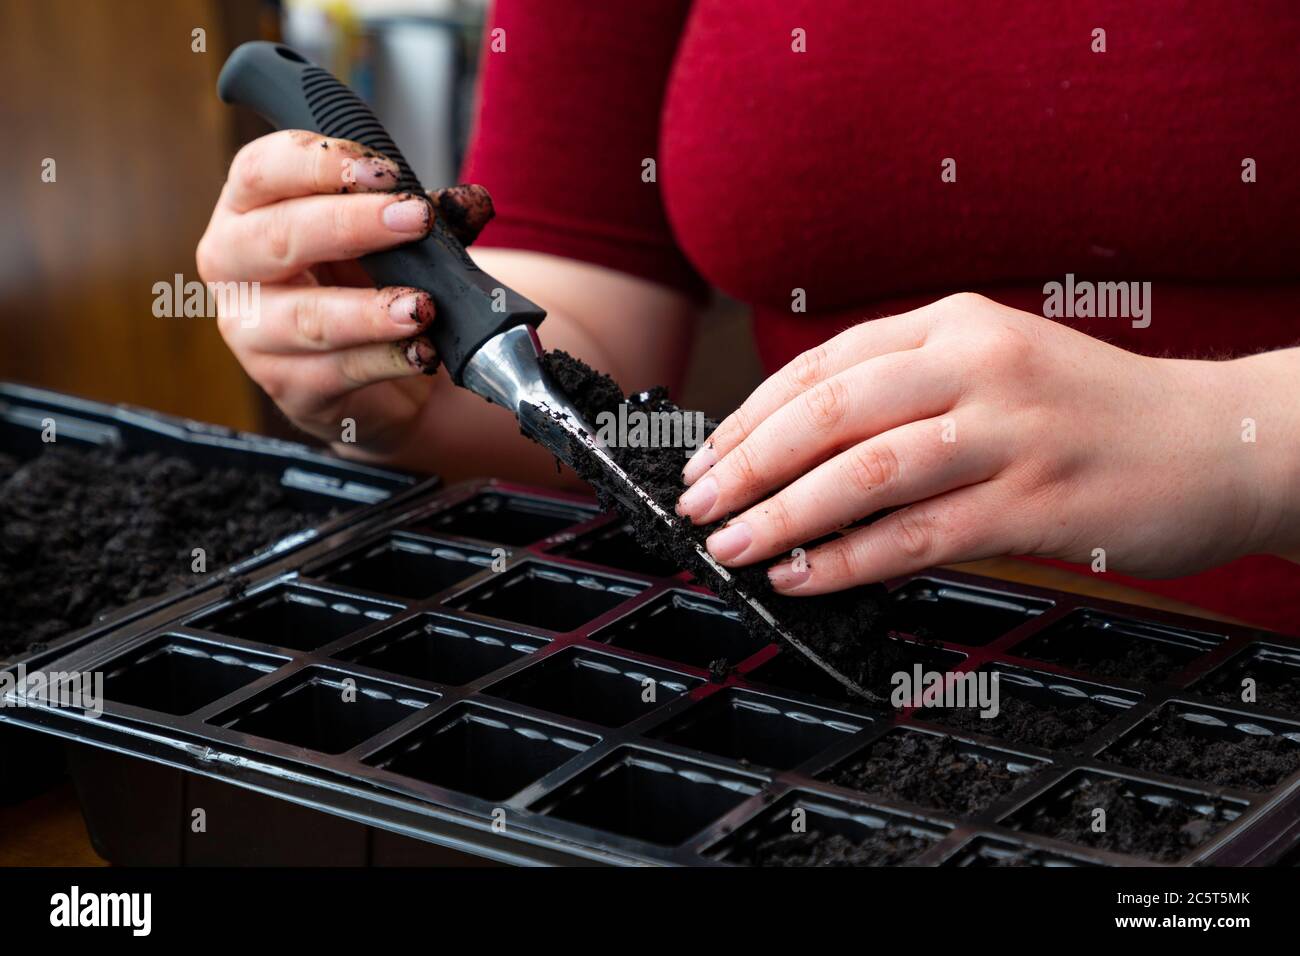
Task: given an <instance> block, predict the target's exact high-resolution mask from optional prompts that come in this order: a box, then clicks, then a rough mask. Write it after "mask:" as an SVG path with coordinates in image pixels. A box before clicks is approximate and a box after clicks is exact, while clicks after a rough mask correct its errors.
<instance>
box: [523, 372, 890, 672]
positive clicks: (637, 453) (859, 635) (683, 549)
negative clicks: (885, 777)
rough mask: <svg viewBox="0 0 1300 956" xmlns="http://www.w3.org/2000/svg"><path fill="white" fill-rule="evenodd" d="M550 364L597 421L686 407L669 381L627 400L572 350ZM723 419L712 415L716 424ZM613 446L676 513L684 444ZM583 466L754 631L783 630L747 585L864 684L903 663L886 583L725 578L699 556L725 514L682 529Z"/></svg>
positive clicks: (601, 492)
mask: <svg viewBox="0 0 1300 956" xmlns="http://www.w3.org/2000/svg"><path fill="white" fill-rule="evenodd" d="M545 364H546V368H547V370H548V371H549V372H550V374H551V376H552V378H553V379H554V381H555V383H556V385H558V386H559V387H560V389H561V390H563V391H564V393H565V394H566V395H567V396H568V397H569V399H570V401H572V402H573V404H574V407H575V408H577V409H578V411H579V412H580V413H581V414H582V415H583V417H584V418H586V419H587V421H588V423H589V424H592V425H593V426H594V425H595V424H596V422H597V419H598V416H599V415H600V413H601V412H610V413H617V409H618V406H619V404H621V403H623V402H624V401H626V402H627V404H628V406H629V411H638V412H646V413H650V414H655V413H662V412H682V410H681V409H679V408H678V407H677V406H676V405H674V404H673V403H672V402H671V401H670V400H669V399H668V395H667V391H666V390H665V389H663V388H653V389H650V390H649V391H646V392H640V393H637V394H634V395H629V396H628V397H627V398H626V400H625V399H624V398H623V393H622V389H620V388H619V386H618V385H617V384H616V383H615V382H614V380H613V379H611V378H610V377H609V376H607V375H603V374H601V373H599V372H596V371H593V370H592V369H591V368H589V367H588V366H586V365H585V364H583V363H582V362H580V361H579V360H578V359H575V358H573V357H572V356H571V355H568V354H567V353H565V352H549V353H547V355H546V359H545ZM686 414H693V413H689V412H687V413H686ZM715 425H716V423H709V430H710V431H711V430H712V427H715ZM610 452H611V454H612V456H613V457H614V459H615V461H617V462H618V464H619V466H620V467H622V468H623V470H624V471H626V472H627V473H628V474H629V475H630V476H631V477H632V479H633V480H634V481H635V482H636V483H637V484H639V485H640V486H641V487H642V488H643V489H644V490H645V491H646V492H647V493H648V494H649V495H650V496H651V497H652V498H653V499H654V500H655V501H656V502H657V503H658V504H659V505H660V507H662V508H663V509H664V510H665V511H666V512H668V513H669V514H670V515H671V514H674V507H675V505H676V503H677V499H678V497H680V495H681V493H682V492H683V491H685V490H686V486H685V485H684V484H683V483H682V466H683V465H684V464H685V463H686V457H685V455H684V453H683V449H681V448H675V447H673V448H665V447H657V448H655V447H637V448H632V447H618V448H613V449H611V450H610ZM579 460H580V461H581V460H583V459H582V458H580V459H579ZM579 473H580V474H581V476H582V477H583V478H584V479H585V480H587V481H588V482H590V483H591V484H592V485H594V486H595V488H596V491H597V494H598V496H599V498H600V501H601V504H602V506H604V507H606V508H610V509H617V510H619V511H621V512H623V513H624V515H625V517H626V518H627V519H628V521H629V523H630V526H631V529H632V533H633V535H634V536H635V537H636V539H637V541H639V542H640V543H641V545H642V546H643V547H645V548H646V549H647V550H649V551H650V552H651V553H653V554H655V555H657V556H658V557H661V558H664V559H665V560H670V561H672V562H674V563H675V564H676V565H677V566H678V567H682V568H685V569H687V570H689V571H691V572H692V573H693V574H694V575H695V576H696V578H697V579H698V580H699V581H700V582H701V583H703V584H705V585H706V586H707V587H709V588H712V589H713V590H714V591H716V592H717V593H718V594H719V596H720V597H722V598H723V599H724V600H726V601H727V602H728V603H730V604H731V605H732V606H733V607H735V608H736V609H737V610H738V611H739V612H740V614H741V617H742V620H743V621H744V622H745V624H746V626H747V627H749V629H750V630H751V632H753V633H754V634H756V635H762V636H763V637H764V638H767V639H771V638H772V637H774V636H775V635H774V634H773V632H772V629H771V628H770V627H769V626H768V624H767V622H765V621H764V620H763V619H762V618H761V617H760V616H759V615H758V614H756V613H755V612H754V611H753V610H752V609H751V608H750V607H749V605H748V604H746V603H745V602H744V601H743V600H741V599H740V598H739V593H740V592H741V591H743V592H744V593H747V594H750V595H753V596H754V597H756V598H757V599H758V600H759V601H761V602H762V604H763V605H764V606H765V607H766V608H767V609H768V611H770V612H771V613H772V615H773V616H774V617H775V618H776V619H777V621H779V622H780V623H781V624H782V625H783V626H784V627H785V628H786V629H787V630H788V631H789V632H790V633H791V634H792V635H793V636H794V637H796V638H797V639H799V640H800V641H803V642H804V643H805V644H807V645H808V646H809V647H810V648H812V649H813V650H814V651H816V652H817V653H818V654H819V655H821V656H822V658H823V659H825V660H826V662H827V663H829V664H830V665H832V666H833V667H835V668H836V669H837V670H839V671H840V672H841V673H842V674H844V675H845V676H846V677H848V678H849V679H851V680H853V681H854V682H856V683H857V684H859V685H860V686H863V687H870V686H872V685H879V684H880V681H879V677H880V675H883V674H892V673H893V672H894V671H896V670H898V669H899V667H900V665H901V657H900V655H899V653H898V648H897V646H896V644H895V642H890V641H884V640H881V639H880V638H882V637H883V635H884V632H885V630H886V628H887V623H886V620H885V614H886V609H887V604H888V602H887V601H886V597H885V594H886V592H885V589H884V588H883V587H881V586H879V585H868V586H863V587H857V588H853V589H852V590H849V591H843V592H840V593H838V594H829V595H824V596H820V597H808V598H793V597H785V596H783V595H779V594H777V593H776V592H775V591H774V590H773V589H772V586H771V584H770V582H769V581H768V578H767V566H766V565H765V564H764V563H759V564H756V565H751V566H750V567H747V568H739V569H735V570H734V571H733V572H732V573H733V580H732V582H731V583H727V582H723V581H721V580H719V579H718V578H717V577H716V575H715V574H714V572H713V571H712V570H711V569H710V568H709V567H708V566H707V565H706V564H705V563H704V562H703V561H701V560H700V559H699V557H698V555H697V554H696V553H695V549H694V544H696V543H703V541H704V539H705V538H707V537H708V536H709V535H710V534H711V533H712V532H713V531H715V530H716V529H717V528H719V527H720V526H721V525H722V524H723V523H724V522H725V519H724V521H718V522H715V523H713V524H710V525H702V526H695V525H692V524H690V522H688V521H686V520H682V521H681V522H680V523H679V524H678V528H679V529H680V530H681V533H674V532H672V531H670V530H669V529H668V528H666V527H665V526H664V525H663V524H662V522H661V521H660V520H659V519H657V518H655V516H654V515H653V514H652V513H650V511H649V510H648V509H642V510H638V511H629V509H628V508H627V507H626V506H624V505H623V504H622V502H621V501H619V500H618V498H617V496H615V495H614V494H612V493H611V492H610V490H609V484H608V476H607V475H606V474H605V473H604V471H602V470H601V469H600V468H599V467H598V466H595V465H594V464H593V465H592V466H591V467H588V468H580V469H579Z"/></svg>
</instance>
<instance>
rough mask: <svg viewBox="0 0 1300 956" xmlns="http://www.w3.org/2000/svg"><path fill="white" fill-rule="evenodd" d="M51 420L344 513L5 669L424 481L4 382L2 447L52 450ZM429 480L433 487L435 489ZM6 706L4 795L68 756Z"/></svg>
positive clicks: (0, 664) (205, 583)
mask: <svg viewBox="0 0 1300 956" xmlns="http://www.w3.org/2000/svg"><path fill="white" fill-rule="evenodd" d="M46 420H53V421H54V422H55V424H56V429H57V432H56V433H57V441H58V444H59V445H60V446H71V447H93V446H110V447H119V448H123V449H125V450H126V451H128V452H133V453H145V452H160V453H165V454H167V455H175V456H179V457H183V458H187V459H189V460H191V461H194V462H196V463H198V464H200V465H210V466H213V467H227V466H231V465H238V466H239V467H241V468H245V469H248V470H250V471H252V470H256V471H262V472H265V473H269V474H273V475H279V476H280V478H281V482H282V483H283V484H284V485H285V486H286V487H287V488H289V489H290V492H291V495H290V497H291V499H292V500H293V501H294V502H295V503H296V504H297V505H298V506H299V507H301V508H302V509H303V510H304V511H307V512H311V513H317V514H320V515H322V516H323V515H326V514H328V513H329V512H330V511H335V510H337V511H339V512H341V514H340V515H339V516H338V517H335V518H334V519H332V520H330V521H327V522H323V523H321V524H320V525H318V526H317V527H314V528H312V527H308V528H304V529H302V531H301V532H300V533H295V534H293V535H290V536H288V537H286V538H283V539H281V540H279V541H275V542H268V543H267V546H266V548H265V549H264V550H263V551H261V552H259V553H258V554H255V555H249V556H247V557H246V558H243V559H241V560H239V561H238V562H236V563H235V564H233V565H230V566H228V567H225V568H216V567H214V568H212V572H211V573H210V574H208V575H205V576H202V577H196V583H195V584H194V585H193V586H192V587H190V588H185V589H176V590H173V591H171V592H168V593H165V594H163V595H160V596H158V597H152V598H146V599H144V600H141V601H138V602H134V603H133V604H130V605H128V606H125V607H120V608H117V609H116V610H114V611H111V612H109V613H107V614H105V615H102V616H101V617H100V618H99V619H98V620H96V621H95V622H94V623H93V624H91V625H89V626H87V627H83V628H80V629H77V630H75V631H73V632H71V633H69V634H66V635H63V636H61V637H59V638H58V639H57V640H55V641H51V642H48V643H46V644H41V645H36V646H34V647H32V648H31V649H29V651H28V652H26V653H24V654H21V655H19V656H16V657H13V658H12V659H9V660H5V659H3V658H0V672H4V671H5V670H6V669H7V668H17V667H18V665H20V664H21V665H23V666H24V667H25V668H26V669H27V670H28V671H33V670H37V669H39V668H41V667H43V666H44V664H45V663H46V662H48V661H51V660H53V659H55V658H57V657H59V656H61V655H63V654H66V653H68V652H69V651H71V650H72V649H74V648H75V647H78V646H80V645H82V644H85V643H87V642H88V641H91V640H93V639H95V638H96V637H98V636H101V635H103V634H105V633H108V632H109V631H111V630H113V629H114V628H118V627H121V626H123V625H124V624H126V623H127V622H128V621H131V620H134V619H136V618H139V617H142V616H144V615H146V614H148V613H152V612H156V611H158V610H159V609H160V608H162V607H164V606H167V605H170V604H173V603H175V602H177V601H179V600H180V599H182V598H183V597H185V596H186V595H192V594H197V593H200V592H202V591H203V590H205V589H209V588H213V587H216V586H219V585H225V584H230V583H231V582H237V581H239V580H242V579H243V577H244V576H245V575H247V574H249V573H252V572H253V571H255V570H256V569H258V568H259V567H261V566H263V565H265V564H267V563H268V562H269V561H270V560H272V559H273V558H274V557H277V556H281V555H284V554H288V553H291V552H292V551H294V550H296V549H298V548H300V547H302V546H303V545H305V544H307V543H308V542H309V541H311V540H312V539H313V538H315V537H316V536H317V535H319V534H325V533H328V532H330V531H332V530H335V529H339V528H343V527H347V526H348V525H349V524H352V523H354V522H355V521H357V520H360V519H361V518H363V517H364V516H365V515H366V514H368V513H369V512H368V511H367V510H366V509H367V508H368V507H369V506H374V505H377V504H379V503H381V502H386V501H389V500H390V499H393V498H394V497H395V496H400V495H403V494H410V493H412V491H413V490H414V489H416V488H417V480H416V479H415V478H414V477H412V476H409V475H403V474H398V473H396V472H392V471H386V470H382V469H377V468H372V467H369V466H365V465H358V464H354V463H351V462H347V461H343V460H342V459H339V458H335V457H332V456H328V455H323V454H320V453H318V452H316V451H313V450H311V449H309V448H307V447H305V446H303V445H298V444H295V443H292V442H286V441H280V440H277V439H272V438H266V437H263V436H259V435H250V434H247V433H238V432H234V431H231V430H230V429H226V428H222V427H220V426H217V425H206V424H203V423H200V422H194V421H190V420H186V419H181V418H175V417H172V416H168V415H163V414H160V413H157V412H151V411H145V410H142V409H136V408H132V407H129V406H124V405H106V404H103V403H100V402H92V401H88V400H86V399H81V398H76V397H73V396H70V395H64V394H61V393H58V392H51V391H47V390H44V389H38V388H31V387H28V386H25V385H16V384H10V383H4V382H0V452H4V453H5V454H8V455H12V456H14V457H16V458H18V459H20V460H25V459H28V458H31V457H33V456H34V455H36V454H37V453H38V452H39V451H40V450H41V448H42V444H41V433H42V430H43V428H44V424H43V423H44V422H45V421H46ZM435 484H436V482H432V481H430V482H427V483H425V484H424V485H422V486H419V487H423V488H426V489H427V488H432V487H434V486H435ZM5 717H6V714H5V711H4V709H3V708H0V802H8V801H12V800H16V799H20V798H22V797H24V796H27V795H30V794H31V793H33V792H35V791H36V790H39V789H40V788H41V787H42V786H44V785H46V784H47V783H48V782H49V781H50V780H51V779H53V777H55V776H57V774H58V772H59V770H60V767H61V763H62V754H61V752H60V749H59V748H57V747H51V745H50V742H49V741H48V740H46V739H43V738H41V737H39V736H35V735H32V734H29V733H26V732H22V731H19V730H17V729H15V728H12V727H9V726H6V725H5V724H4V723H3V722H4V720H5Z"/></svg>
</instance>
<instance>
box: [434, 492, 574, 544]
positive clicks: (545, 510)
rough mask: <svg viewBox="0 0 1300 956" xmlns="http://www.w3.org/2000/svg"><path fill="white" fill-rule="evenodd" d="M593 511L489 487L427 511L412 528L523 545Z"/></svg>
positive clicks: (570, 523) (562, 527)
mask: <svg viewBox="0 0 1300 956" xmlns="http://www.w3.org/2000/svg"><path fill="white" fill-rule="evenodd" d="M593 514H595V512H593V511H590V510H588V509H586V508H581V507H578V506H576V505H569V504H565V503H563V502H558V501H545V500H542V499H538V498H525V497H522V496H516V495H506V494H501V493H500V492H495V491H489V492H485V493H483V494H481V495H478V496H476V497H474V498H471V499H470V500H469V501H465V502H462V503H461V504H459V505H456V506H454V507H452V508H448V509H447V510H446V511H442V512H439V513H437V514H434V515H430V516H429V517H428V518H425V519H423V520H422V521H420V522H419V523H418V524H416V525H413V526H412V530H414V531H419V532H422V533H432V534H439V535H442V534H454V535H457V536H458V537H462V538H476V539H478V540H479V541H488V542H491V543H493V544H509V545H525V544H532V543H533V542H535V541H541V540H542V539H543V538H549V537H550V536H551V535H553V534H556V533H557V532H560V531H563V530H564V529H565V528H569V527H572V526H573V525H575V524H578V523H579V522H582V521H586V520H587V519H589V518H591V517H592V515H593Z"/></svg>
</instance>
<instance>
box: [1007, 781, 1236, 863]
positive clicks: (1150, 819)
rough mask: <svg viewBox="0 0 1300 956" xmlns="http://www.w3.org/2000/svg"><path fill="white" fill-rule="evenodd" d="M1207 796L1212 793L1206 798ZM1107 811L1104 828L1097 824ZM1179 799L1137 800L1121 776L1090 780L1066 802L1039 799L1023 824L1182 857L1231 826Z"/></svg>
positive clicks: (1099, 844) (1102, 845) (1115, 847)
mask: <svg viewBox="0 0 1300 956" xmlns="http://www.w3.org/2000/svg"><path fill="white" fill-rule="evenodd" d="M1207 799H1208V798H1207ZM1098 809H1101V810H1104V811H1105V812H1106V814H1105V829H1103V830H1101V831H1100V832H1098V831H1097V830H1095V829H1094V826H1096V825H1097V824H1098V823H1099V821H1100V818H1099V817H1098V816H1097V814H1096V811H1097V810H1098ZM1227 822H1228V821H1227V820H1223V819H1215V818H1211V817H1208V816H1204V815H1202V814H1200V813H1197V812H1196V811H1195V810H1192V809H1190V808H1189V807H1187V806H1184V805H1183V804H1181V803H1168V802H1164V801H1161V802H1158V803H1157V802H1152V801H1150V800H1142V799H1139V798H1138V797H1137V796H1136V795H1135V794H1134V793H1133V792H1132V791H1131V790H1130V785H1129V784H1128V783H1126V782H1125V781H1123V780H1117V779H1113V778H1109V779H1105V780H1089V781H1086V782H1085V783H1084V784H1083V785H1082V786H1081V787H1080V788H1079V789H1078V790H1077V791H1076V792H1075V793H1073V794H1072V795H1071V796H1070V797H1069V798H1068V799H1066V800H1064V801H1053V802H1050V803H1043V804H1039V805H1038V806H1037V807H1036V808H1035V809H1034V810H1033V811H1032V812H1031V815H1030V816H1029V818H1028V819H1027V820H1026V821H1025V823H1024V828H1025V829H1026V830H1029V831H1030V832H1032V833H1038V834H1041V835H1043V836H1049V837H1056V838H1057V839H1058V840H1065V841H1067V842H1070V843H1079V844H1082V845H1083V846H1090V847H1096V848H1097V849H1099V850H1110V851H1112V852H1114V853H1128V854H1132V855H1134V856H1142V857H1147V858H1149V859H1153V860H1158V861H1160V862H1162V863H1172V862H1174V861H1175V860H1179V859H1181V858H1182V857H1183V856H1184V855H1186V854H1187V852H1188V851H1190V850H1193V849H1195V848H1196V847H1198V846H1200V845H1201V844H1202V843H1204V842H1205V841H1206V840H1208V839H1209V838H1210V837H1212V836H1213V835H1214V834H1215V833H1217V832H1218V831H1219V830H1221V829H1223V827H1224V826H1226V825H1227Z"/></svg>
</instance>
